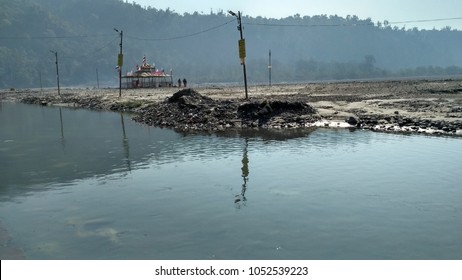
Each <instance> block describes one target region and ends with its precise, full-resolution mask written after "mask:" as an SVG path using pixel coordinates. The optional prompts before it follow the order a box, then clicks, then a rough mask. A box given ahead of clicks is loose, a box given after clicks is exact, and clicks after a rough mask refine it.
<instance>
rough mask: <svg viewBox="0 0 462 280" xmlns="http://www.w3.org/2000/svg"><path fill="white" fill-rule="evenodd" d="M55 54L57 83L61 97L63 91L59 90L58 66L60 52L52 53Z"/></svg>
mask: <svg viewBox="0 0 462 280" xmlns="http://www.w3.org/2000/svg"><path fill="white" fill-rule="evenodd" d="M50 52H52V53H54V54H55V63H56V81H57V83H58V95H61V90H60V88H59V66H58V52H57V51H50Z"/></svg>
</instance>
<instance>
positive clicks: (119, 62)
mask: <svg viewBox="0 0 462 280" xmlns="http://www.w3.org/2000/svg"><path fill="white" fill-rule="evenodd" d="M114 30H115V31H116V32H117V33H119V35H120V44H119V47H120V50H119V57H118V59H117V66H118V67H119V97H122V66H123V64H124V62H123V61H124V58H123V52H122V44H123V37H124V31H123V30H120V31H119V30H117V29H115V28H114Z"/></svg>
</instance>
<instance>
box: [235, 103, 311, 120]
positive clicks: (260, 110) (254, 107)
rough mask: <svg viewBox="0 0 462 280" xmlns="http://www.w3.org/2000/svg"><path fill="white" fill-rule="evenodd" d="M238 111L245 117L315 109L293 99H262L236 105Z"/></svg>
mask: <svg viewBox="0 0 462 280" xmlns="http://www.w3.org/2000/svg"><path fill="white" fill-rule="evenodd" d="M238 113H239V114H240V115H241V116H243V117H247V118H249V117H250V118H260V117H264V116H266V117H273V116H276V115H281V114H284V113H291V114H298V115H312V114H316V113H317V112H316V109H315V108H314V107H312V106H311V105H308V104H306V103H303V102H300V101H295V102H289V101H279V100H273V101H266V100H265V101H263V102H248V103H244V104H242V105H240V106H239V107H238Z"/></svg>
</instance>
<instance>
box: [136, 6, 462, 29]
mask: <svg viewBox="0 0 462 280" xmlns="http://www.w3.org/2000/svg"><path fill="white" fill-rule="evenodd" d="M132 1H134V2H136V3H138V4H140V5H141V6H146V7H147V6H151V7H154V8H156V9H163V10H165V9H167V8H170V10H173V11H174V12H177V13H179V14H183V13H185V12H188V13H193V12H195V11H197V12H199V13H201V12H203V13H205V14H208V13H210V11H211V10H213V11H214V12H216V11H219V10H223V11H228V10H232V11H234V12H236V13H237V11H241V12H242V13H243V15H250V16H253V17H256V16H262V17H267V18H283V17H287V16H292V15H295V14H300V15H301V16H305V15H308V16H313V15H320V14H326V15H335V14H336V15H338V16H342V17H345V16H347V15H357V16H358V17H359V18H361V19H366V18H368V17H370V18H371V19H372V21H373V22H377V21H381V22H383V21H384V20H388V21H389V22H402V21H416V20H433V19H447V18H462V1H461V0H232V1H224V0H132ZM132 1H128V2H132ZM397 25H398V26H399V27H402V26H404V25H405V26H406V29H408V28H413V27H418V28H420V29H432V28H433V27H435V28H437V29H440V28H442V27H445V26H451V27H452V28H455V29H459V30H462V19H458V20H444V21H433V22H416V23H406V24H397Z"/></svg>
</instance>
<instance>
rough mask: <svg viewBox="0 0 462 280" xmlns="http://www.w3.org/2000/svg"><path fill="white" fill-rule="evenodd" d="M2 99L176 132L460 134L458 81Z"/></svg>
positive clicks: (35, 93)
mask: <svg viewBox="0 0 462 280" xmlns="http://www.w3.org/2000/svg"><path fill="white" fill-rule="evenodd" d="M0 96H1V99H2V100H3V101H16V102H24V103H29V104H40V105H46V106H69V107H78V108H87V109H97V110H113V111H127V112H133V113H136V114H137V115H136V116H135V117H134V119H135V120H136V121H139V122H143V123H146V124H148V125H156V126H164V127H171V128H175V129H179V130H222V129H227V128H233V127H238V128H239V127H242V128H245V127H265V128H278V129H282V128H297V127H311V126H326V127H355V128H359V129H370V130H374V131H389V132H411V133H428V134H437V135H451V136H462V80H460V79H445V80H400V81H369V82H333V83H309V84H291V85H273V86H271V87H269V86H252V87H250V88H249V97H250V98H249V100H244V93H243V89H242V87H221V86H208V87H196V88H194V89H179V88H156V89H136V90H123V91H122V97H121V98H119V96H118V89H62V90H61V95H59V96H58V95H57V91H56V90H47V91H42V92H41V91H40V90H3V91H1V92H0Z"/></svg>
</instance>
